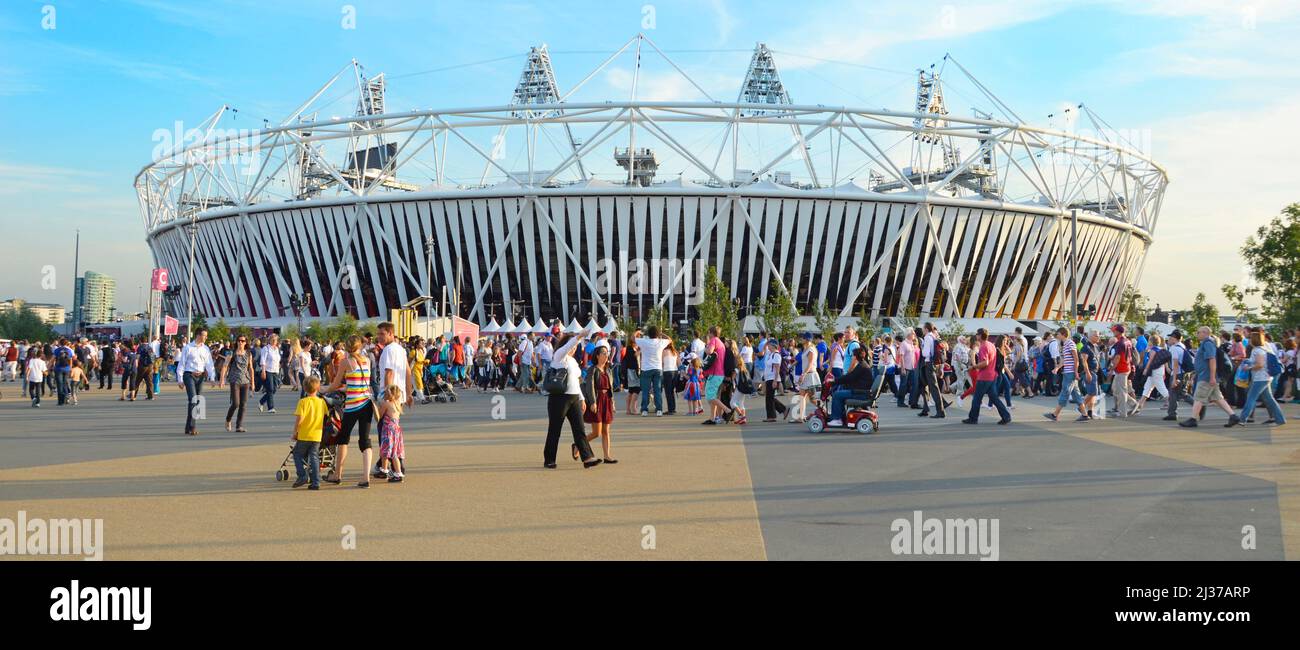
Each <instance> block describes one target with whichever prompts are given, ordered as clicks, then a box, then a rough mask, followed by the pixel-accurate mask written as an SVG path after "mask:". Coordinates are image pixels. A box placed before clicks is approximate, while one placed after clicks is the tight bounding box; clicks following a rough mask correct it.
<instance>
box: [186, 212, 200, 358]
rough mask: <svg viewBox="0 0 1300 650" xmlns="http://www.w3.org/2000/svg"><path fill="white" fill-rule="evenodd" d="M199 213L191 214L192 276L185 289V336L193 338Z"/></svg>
mask: <svg viewBox="0 0 1300 650" xmlns="http://www.w3.org/2000/svg"><path fill="white" fill-rule="evenodd" d="M198 230H199V226H198V213H197V212H195V213H194V214H192V215H191V216H190V227H189V231H190V277H189V280H187V281H186V282H185V290H186V291H187V292H188V294H189V299H188V301H187V303H186V305H185V336H186V337H188V338H193V336H194V335H193V333H192V332H191V331H190V326H191V325H193V324H194V238H195V236H196V234H197V233H198Z"/></svg>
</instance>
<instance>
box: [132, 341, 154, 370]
mask: <svg viewBox="0 0 1300 650" xmlns="http://www.w3.org/2000/svg"><path fill="white" fill-rule="evenodd" d="M136 358H138V359H139V360H140V365H141V366H151V365H153V349H152V348H150V347H149V345H148V344H144V345H141V346H140V347H139V348H138V349H137V350H136Z"/></svg>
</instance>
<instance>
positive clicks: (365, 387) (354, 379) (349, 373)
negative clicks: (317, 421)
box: [324, 323, 392, 487]
mask: <svg viewBox="0 0 1300 650" xmlns="http://www.w3.org/2000/svg"><path fill="white" fill-rule="evenodd" d="M385 325H389V327H391V325H390V324H389V323H381V324H380V326H379V327H380V329H379V330H378V333H377V337H376V338H378V339H379V340H380V341H381V342H387V341H389V340H390V337H392V330H391V329H388V328H385V327H384V326H385ZM343 363H344V365H343V372H342V373H339V374H338V375H337V376H335V377H334V379H333V381H332V382H330V385H329V387H328V388H326V389H325V391H324V392H325V393H326V394H329V393H334V392H337V391H339V390H343V391H344V393H343V395H344V397H343V418H342V422H341V423H340V426H339V434H338V437H337V438H335V443H336V444H337V451H336V452H335V458H334V468H333V469H331V470H330V472H329V474H328V475H326V476H325V479H324V480H325V482H326V483H330V484H333V485H339V484H341V483H343V468H344V465H345V464H346V462H347V459H348V443H350V442H351V441H352V430H353V429H354V428H355V429H356V430H357V446H358V448H360V450H361V455H362V459H363V461H362V465H361V467H362V470H361V471H362V475H363V476H362V480H361V481H360V482H358V483H357V487H370V479H369V478H368V477H365V473H366V472H368V471H369V469H370V457H371V454H372V451H371V443H370V425H371V423H372V422H374V419H375V405H374V399H373V396H372V394H371V383H370V368H371V365H370V357H369V356H368V355H367V354H366V353H365V350H364V349H363V346H362V340H361V337H360V336H357V335H355V334H354V335H352V336H350V337H348V342H347V359H345V360H344V362H343Z"/></svg>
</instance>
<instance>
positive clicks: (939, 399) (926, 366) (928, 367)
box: [921, 362, 944, 415]
mask: <svg viewBox="0 0 1300 650" xmlns="http://www.w3.org/2000/svg"><path fill="white" fill-rule="evenodd" d="M921 383H922V384H923V385H924V388H923V389H922V390H923V391H924V392H925V393H928V394H929V398H930V399H932V400H934V411H935V413H936V414H938V415H944V412H943V395H942V394H941V393H940V392H939V378H938V377H937V376H936V375H935V372H934V364H933V363H929V362H924V363H922V364H921ZM929 410H930V405H929V404H928V403H926V404H925V407H924V409H923V412H925V411H929Z"/></svg>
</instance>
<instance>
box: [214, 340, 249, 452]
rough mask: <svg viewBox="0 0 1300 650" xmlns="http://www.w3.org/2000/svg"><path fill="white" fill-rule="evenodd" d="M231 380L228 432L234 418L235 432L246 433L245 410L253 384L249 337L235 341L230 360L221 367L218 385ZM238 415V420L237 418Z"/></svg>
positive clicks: (227, 420) (227, 413)
mask: <svg viewBox="0 0 1300 650" xmlns="http://www.w3.org/2000/svg"><path fill="white" fill-rule="evenodd" d="M227 377H229V378H230V408H228V409H226V431H230V430H231V429H230V422H231V419H232V418H234V422H235V429H234V430H235V432H236V433H246V430H245V429H244V409H245V407H246V406H248V393H249V391H250V390H252V383H253V353H252V352H251V351H249V349H248V337H246V336H240V337H239V338H237V339H235V348H234V350H233V351H232V352H231V355H230V360H229V361H227V362H226V364H225V365H223V366H222V367H221V376H220V377H219V378H218V379H217V385H218V386H221V385H222V384H224V383H225V382H226V378H227ZM236 415H238V417H237V418H236V417H235V416H236Z"/></svg>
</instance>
